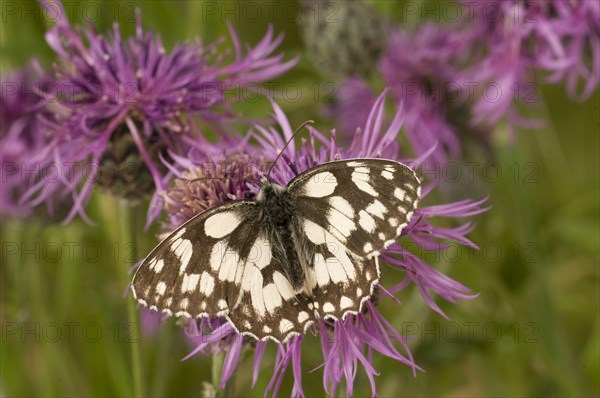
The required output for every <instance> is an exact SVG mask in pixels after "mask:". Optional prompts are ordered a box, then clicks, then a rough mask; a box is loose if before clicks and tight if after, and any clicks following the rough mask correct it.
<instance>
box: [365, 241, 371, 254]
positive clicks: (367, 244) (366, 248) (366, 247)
mask: <svg viewBox="0 0 600 398" xmlns="http://www.w3.org/2000/svg"><path fill="white" fill-rule="evenodd" d="M363 250H364V252H365V253H371V252H372V251H373V245H372V244H371V243H369V242H367V243H365V247H364V248H363Z"/></svg>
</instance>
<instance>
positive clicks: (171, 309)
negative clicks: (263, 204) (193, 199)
mask: <svg viewBox="0 0 600 398" xmlns="http://www.w3.org/2000/svg"><path fill="white" fill-rule="evenodd" d="M257 216H258V208H257V204H256V202H253V201H233V202H227V203H225V204H222V205H220V206H215V207H213V208H211V209H209V210H207V211H204V212H203V213H201V214H199V215H197V216H196V217H194V218H192V219H191V220H189V221H188V222H187V223H185V224H183V225H182V226H181V227H179V228H178V229H177V230H176V231H174V232H173V233H172V234H171V235H170V236H168V237H167V238H166V239H164V240H163V241H162V242H161V243H160V244H159V245H158V246H157V247H156V248H155V249H154V250H153V251H152V252H151V253H150V254H149V255H148V256H147V257H146V259H145V260H144V261H143V263H142V264H141V265H140V266H139V268H138V270H137V272H136V274H135V276H134V278H133V284H132V292H133V296H134V298H135V299H136V300H137V301H138V302H139V303H141V304H143V305H144V306H147V307H148V308H150V309H152V310H157V311H160V312H164V313H167V314H169V315H175V316H186V317H200V316H217V315H226V314H228V313H229V308H230V306H231V305H232V304H233V303H232V297H233V296H234V295H235V292H236V290H238V289H237V287H238V286H239V282H240V280H241V277H242V273H243V268H242V267H241V266H240V264H239V263H240V254H243V253H244V252H245V251H246V250H248V251H249V250H250V249H255V246H260V245H262V244H264V245H265V247H264V248H262V247H261V248H260V249H259V250H264V251H267V250H269V249H268V247H267V245H266V243H265V242H264V241H263V240H262V239H261V238H260V231H259V230H258V227H259V225H257V223H258V219H257ZM255 250H256V249H255ZM265 258H266V257H265ZM236 282H237V284H236Z"/></svg>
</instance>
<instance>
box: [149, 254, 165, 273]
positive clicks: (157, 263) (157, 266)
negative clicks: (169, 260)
mask: <svg viewBox="0 0 600 398" xmlns="http://www.w3.org/2000/svg"><path fill="white" fill-rule="evenodd" d="M164 266H165V261H164V260H163V259H162V258H161V259H160V260H156V259H154V261H153V262H152V263H151V264H150V269H151V270H154V272H156V273H157V274H158V273H159V272H160V271H162V269H163V267H164Z"/></svg>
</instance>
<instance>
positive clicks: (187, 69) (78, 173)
mask: <svg viewBox="0 0 600 398" xmlns="http://www.w3.org/2000/svg"><path fill="white" fill-rule="evenodd" d="M42 4H43V5H44V6H45V7H46V9H47V11H48V13H49V14H50V15H54V14H53V13H56V10H58V14H57V15H56V26H55V27H54V28H53V29H51V30H50V31H49V32H48V33H47V34H46V40H47V42H48V44H49V45H50V47H51V48H52V49H53V50H54V51H55V52H56V54H57V56H58V62H57V64H56V66H55V70H54V74H55V78H56V80H57V81H58V82H59V83H60V90H61V91H60V93H61V95H60V96H59V97H58V99H57V101H56V104H54V105H55V108H56V111H55V118H54V119H55V120H53V121H52V122H49V123H47V128H48V130H50V131H51V133H50V134H51V140H50V145H51V147H52V150H51V151H49V152H50V153H49V155H48V156H46V157H45V158H41V159H39V161H40V162H46V163H51V162H53V163H56V164H57V165H58V166H59V167H60V168H61V169H62V172H63V173H62V174H63V175H64V176H69V178H66V177H65V178H63V179H61V180H60V181H58V182H57V183H55V184H52V186H51V187H48V185H47V184H43V183H39V184H35V185H34V186H32V187H31V188H30V189H29V191H28V192H27V197H29V198H35V197H37V198H40V197H46V196H47V195H48V194H49V193H50V192H52V191H55V190H59V189H66V190H68V191H69V192H70V193H71V195H72V197H73V202H74V206H73V208H72V210H71V212H70V213H69V215H68V217H67V219H66V220H65V221H68V220H71V219H72V218H73V217H74V216H75V215H76V214H77V213H79V214H80V215H81V216H83V217H84V218H86V219H87V217H86V215H85V211H84V205H85V203H86V202H87V200H88V199H89V197H90V195H91V192H92V187H93V183H94V182H97V183H99V184H100V185H103V186H108V187H115V186H116V187H117V192H112V193H115V194H117V195H118V196H122V197H125V198H127V199H130V198H132V199H133V198H139V197H140V196H143V195H144V194H147V195H150V194H153V193H161V192H163V191H164V190H165V188H166V186H167V180H168V178H169V177H170V176H169V175H168V171H167V170H165V167H164V166H163V164H162V162H161V160H160V159H161V158H162V157H166V156H167V153H175V154H185V153H187V151H188V149H189V148H190V146H193V145H194V143H196V142H197V139H196V138H197V137H198V136H200V135H201V134H203V131H202V129H201V128H200V127H199V126H200V124H199V123H197V120H195V121H194V123H192V118H199V119H200V120H201V121H202V122H203V124H204V125H205V126H208V128H210V129H211V131H216V132H217V133H219V132H222V130H223V129H222V128H220V124H221V123H224V122H226V121H229V120H231V119H232V117H233V116H234V115H233V112H232V111H231V109H230V106H229V104H228V102H227V101H226V98H225V90H227V89H229V88H230V87H231V86H233V85H244V84H248V83H257V82H261V81H264V80H267V79H270V78H272V77H274V76H277V75H279V74H281V73H283V72H285V71H287V70H288V69H290V68H291V67H292V66H293V65H294V64H295V63H296V59H292V60H290V61H287V62H283V60H282V58H283V55H271V54H272V53H273V51H274V50H275V49H276V47H277V46H278V45H279V44H280V43H281V41H282V36H279V37H274V36H273V31H272V29H271V28H269V30H268V31H267V33H266V35H265V36H264V38H263V39H262V40H261V41H260V42H259V43H258V44H257V45H256V46H255V47H247V49H246V51H245V52H243V51H242V49H241V47H242V46H241V44H240V41H239V39H238V37H237V35H236V33H235V32H234V31H233V29H232V28H230V34H231V39H232V42H233V46H234V49H235V51H234V52H233V54H232V57H228V54H229V53H222V54H220V53H218V52H217V45H218V43H213V44H209V45H207V46H205V45H202V43H200V42H194V43H185V44H182V45H177V46H175V47H174V48H173V49H172V50H170V51H167V50H166V49H165V48H164V47H163V44H162V41H161V38H160V36H159V35H156V34H154V33H152V32H148V31H147V32H144V30H143V28H142V25H141V20H140V17H139V13H138V18H137V27H136V33H135V35H134V36H132V37H130V38H128V39H124V38H122V37H121V31H120V29H119V27H118V25H117V24H115V25H114V28H113V31H112V35H101V34H98V33H97V32H96V31H95V30H94V29H93V27H92V26H89V27H87V28H77V29H76V28H73V27H72V26H71V25H70V24H69V22H68V21H67V19H66V17H65V15H66V14H65V12H64V10H63V8H62V6H61V5H60V3H56V2H49V1H42ZM228 58H233V59H231V60H228ZM140 184H141V185H140ZM120 186H125V191H123V190H121V189H119V187H120ZM159 198H160V196H159V195H157V194H155V195H154V198H153V201H152V205H151V207H150V210H149V211H150V214H149V220H152V219H153V218H154V217H155V216H156V215H157V213H158V212H159V211H160V208H159V207H158V206H157V202H158V200H159Z"/></svg>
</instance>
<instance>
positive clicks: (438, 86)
mask: <svg viewBox="0 0 600 398" xmlns="http://www.w3.org/2000/svg"><path fill="white" fill-rule="evenodd" d="M463 6H464V9H463V11H462V12H461V15H462V17H461V18H459V19H458V20H457V21H453V22H452V23H448V24H432V23H429V22H428V23H425V24H424V25H422V26H420V27H419V28H417V29H416V30H415V31H414V32H410V33H409V32H407V31H405V30H403V28H402V27H396V29H395V31H394V32H392V34H391V36H390V38H389V40H388V45H387V48H386V49H385V50H384V52H383V54H382V56H381V59H380V62H379V65H378V68H379V71H380V73H381V75H382V77H383V79H384V81H385V84H386V86H388V87H390V88H391V92H392V94H393V96H394V98H395V99H396V100H397V101H398V102H400V101H401V102H402V103H403V105H404V106H405V124H404V128H405V129H406V133H407V138H408V139H409V141H410V142H411V144H412V147H413V149H414V151H415V153H416V154H417V155H418V156H420V155H422V154H424V153H425V152H427V151H429V149H430V148H431V147H432V146H433V145H436V144H437V147H436V149H435V150H434V151H433V153H432V155H431V156H430V157H429V159H428V160H427V162H428V163H429V162H433V163H437V164H438V165H439V164H444V163H445V162H446V161H447V160H448V159H449V158H452V157H455V156H457V155H459V154H460V151H461V149H462V148H463V141H464V138H467V137H468V138H474V139H475V141H479V142H481V143H482V144H484V147H487V146H488V145H489V137H490V135H491V132H492V130H493V128H494V127H495V126H496V125H497V124H498V123H500V122H503V121H506V122H507V125H508V127H509V132H510V133H511V136H512V137H514V133H515V131H516V128H518V127H522V128H539V127H540V126H542V125H543V123H542V121H541V120H538V119H534V118H531V117H529V116H526V113H527V110H528V109H529V108H531V107H534V106H535V105H536V104H537V103H539V102H540V101H541V99H540V90H539V83H538V80H539V82H543V81H545V82H549V83H560V82H563V81H564V82H565V84H566V88H567V93H568V94H569V96H570V97H571V98H573V99H577V100H585V99H587V98H589V97H590V96H591V95H592V93H593V92H594V91H595V90H596V89H597V87H598V83H599V81H600V22H599V21H600V2H596V1H586V0H574V1H562V0H543V1H535V0H534V1H515V0H490V1H483V2H481V1H480V2H477V1H475V2H474V1H468V0H465V1H463ZM536 76H541V79H537V80H536ZM370 96H371V95H370V93H369V91H368V87H367V85H366V84H365V83H364V82H362V84H361V81H360V80H358V78H356V77H354V78H352V79H349V80H347V81H346V82H345V83H344V84H343V85H342V87H341V88H340V94H339V96H338V103H337V104H336V105H335V106H334V107H332V108H333V114H335V115H336V117H337V118H338V119H339V120H340V124H339V125H340V127H341V131H342V132H344V133H346V134H351V133H353V131H354V130H353V129H354V128H355V126H357V125H361V124H362V123H363V122H364V120H365V119H364V118H365V115H364V108H363V106H364V101H367V100H369V97H370ZM349 116H350V117H349ZM348 124H350V127H351V128H350V129H348V128H347V125H348Z"/></svg>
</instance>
